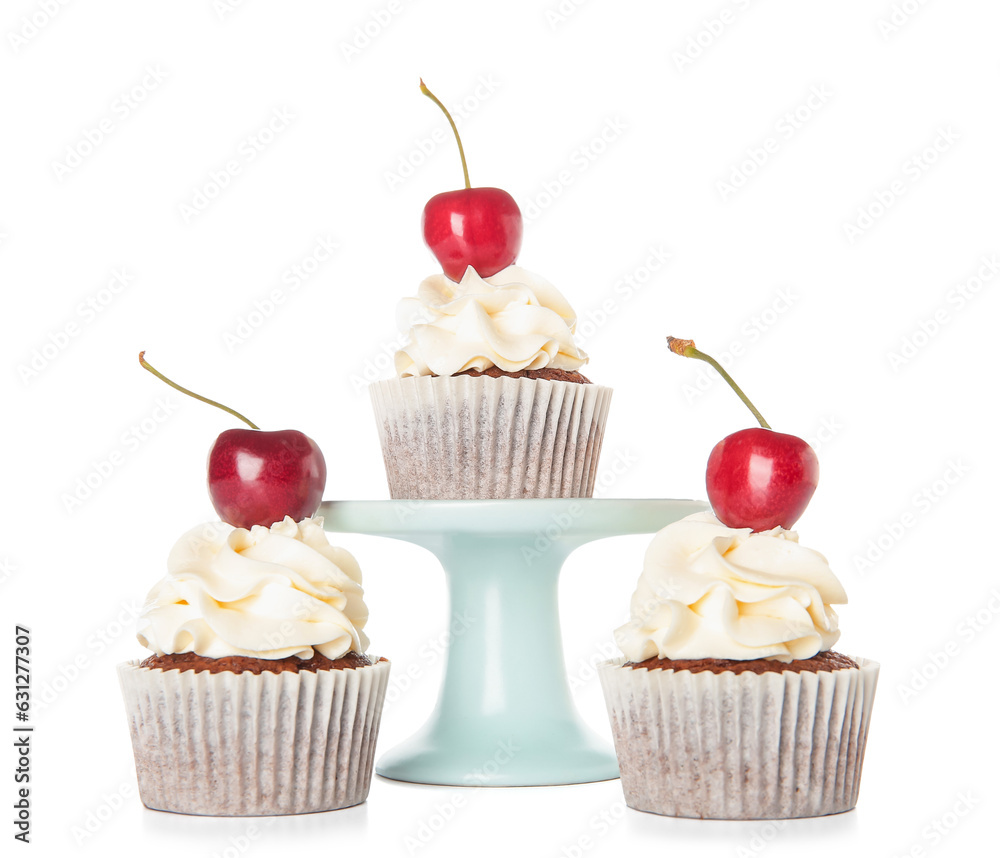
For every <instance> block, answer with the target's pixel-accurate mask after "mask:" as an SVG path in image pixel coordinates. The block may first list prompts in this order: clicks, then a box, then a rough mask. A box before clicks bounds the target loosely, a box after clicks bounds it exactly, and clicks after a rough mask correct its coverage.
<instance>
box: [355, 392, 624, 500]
mask: <svg viewBox="0 0 1000 858" xmlns="http://www.w3.org/2000/svg"><path fill="white" fill-rule="evenodd" d="M370 390H371V398H372V405H373V407H374V409H375V418H376V421H377V423H378V429H379V436H380V439H381V442H382V455H383V457H384V458H385V470H386V476H387V477H388V480H389V494H390V496H391V497H393V498H421V499H424V500H433V499H451V498H463V499H493V498H570V497H590V496H591V495H593V493H594V481H595V479H596V477H597V460H598V458H599V456H600V453H601V442H602V440H603V438H604V424H605V421H606V420H607V415H608V405H609V403H610V401H611V388H609V387H602V386H600V385H596V384H578V383H575V382H571V381H550V380H548V379H532V378H509V377H500V378H491V377H489V376H477V377H473V376H453V377H445V376H441V377H438V376H433V377H432V376H420V377H412V378H394V379H389V380H387V381H377V382H374V383H373V384H372V385H371V389H370Z"/></svg>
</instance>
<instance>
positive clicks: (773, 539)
mask: <svg viewBox="0 0 1000 858" xmlns="http://www.w3.org/2000/svg"><path fill="white" fill-rule="evenodd" d="M846 602H847V594H846V593H845V592H844V588H843V587H842V586H841V584H840V581H838V580H837V577H836V576H835V575H834V574H833V572H832V570H831V569H830V566H829V564H828V563H827V561H826V558H824V557H823V555H822V554H819V553H818V552H816V551H813V550H812V549H810V548H806V547H804V546H802V545H799V538H798V534H797V533H795V531H791V530H784V529H783V528H781V527H776V528H774V529H773V530H767V531H762V532H758V533H754V532H753V531H751V530H750V528H731V527H726V526H725V525H724V524H722V523H721V522H720V521H719V520H718V519H717V518H716V517H715V516H714V515H713V514H712V513H710V512H702V513H695V514H694V515H690V516H688V517H687V518H684V519H681V520H680V521H678V522H675V523H673V524H671V525H668V526H667V527H665V528H663V530H661V531H660V532H659V533H657V534H656V536H655V537H654V538H653V540H652V542H651V543H650V545H649V548H648V549H647V551H646V558H645V563H644V565H643V570H642V574H641V575H640V576H639V583H638V585H637V587H636V590H635V593H634V594H633V596H632V602H631V619H630V620H629V621H628V622H627V623H626V624H625V625H623V626H621V627H620V628H618V629H616V630H615V640H616V642H617V643H618V646H619V647H620V648H621V650H622V652H624V653H625V655H626V656H627V657H628V659H629V661H631V662H638V661H644V660H645V659H647V658H664V659H697V658H725V659H755V658H773V659H777V660H779V661H784V662H788V661H792V660H793V659H802V658H810V657H812V656H814V655H815V654H816V653H817V652H820V651H822V650H828V649H830V648H831V647H832V646H833V645H834V643H835V642H836V641H837V639H838V638H839V637H840V631H839V630H838V627H837V614H836V612H835V611H834V610H833V608H832V607H831V605H833V604H844V603H846Z"/></svg>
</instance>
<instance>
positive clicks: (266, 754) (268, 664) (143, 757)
mask: <svg viewBox="0 0 1000 858" xmlns="http://www.w3.org/2000/svg"><path fill="white" fill-rule="evenodd" d="M322 525H323V523H322V519H319V518H313V519H304V520H303V521H300V522H298V523H296V522H295V521H293V520H292V519H291V518H285V519H284V521H281V522H278V523H276V524H274V525H272V526H271V527H270V528H267V527H262V526H255V527H253V528H251V529H250V530H246V529H243V528H232V527H230V526H229V525H225V524H222V523H221V522H217V523H214V524H207V525H204V526H202V527H198V528H195V529H194V530H192V531H190V532H188V533H187V534H185V535H184V536H183V537H181V539H180V540H179V541H178V542H177V544H176V545H175V546H174V548H173V550H172V551H171V552H170V556H169V558H168V562H167V566H168V572H167V575H166V577H165V578H163V579H162V580H161V581H160V582H159V583H158V584H157V585H156V586H155V587H154V588H153V589H152V591H151V592H150V594H149V596H148V598H147V600H146V604H145V606H144V608H143V611H142V614H141V616H140V618H139V625H138V635H137V636H138V639H139V642H140V643H141V644H143V646H146V647H148V648H149V649H151V650H153V652H154V655H152V656H150V657H149V658H147V659H145V660H144V661H141V662H140V661H130V662H126V663H124V664H121V665H119V667H118V675H119V680H120V682H121V687H122V693H123V695H124V698H125V705H126V710H127V712H128V717H129V727H130V731H131V735H132V747H133V751H134V754H135V762H136V774H137V776H138V781H139V794H140V797H141V798H142V801H143V803H144V804H145V805H146V806H147V807H150V808H153V809H155V810H167V811H174V812H177V813H190V814H198V815H204V816H263V815H277V814H291V813H311V812H315V811H324V810H334V809H337V808H342V807H349V806H351V805H355V804H359V803H361V802H363V801H364V800H365V798H366V797H367V795H368V789H369V785H370V783H371V772H372V763H373V760H374V750H375V742H376V738H377V735H378V727H379V719H380V716H381V710H382V702H383V699H384V697H385V689H386V685H387V682H388V675H389V662H388V661H386V660H385V659H384V658H378V657H376V656H370V655H367V654H366V653H365V651H366V650H367V648H368V639H367V637H366V636H365V634H364V631H363V628H364V625H365V623H366V621H367V619H368V610H367V608H366V607H365V604H364V601H363V599H362V589H361V570H360V569H359V567H358V564H357V562H356V561H355V559H354V558H353V557H352V556H351V554H350V553H348V552H347V551H345V550H343V549H340V548H336V547H334V546H332V545H330V544H329V542H328V541H327V538H326V534H325V533H324V531H323V526H322Z"/></svg>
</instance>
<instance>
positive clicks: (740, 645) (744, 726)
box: [599, 512, 879, 819]
mask: <svg viewBox="0 0 1000 858" xmlns="http://www.w3.org/2000/svg"><path fill="white" fill-rule="evenodd" d="M846 601H847V596H846V594H845V593H844V589H843V587H842V586H841V584H840V582H839V581H838V580H837V578H836V576H835V575H834V574H833V572H832V571H831V570H830V567H829V565H828V564H827V561H826V560H825V559H824V558H823V556H822V555H821V554H819V553H817V552H815V551H813V550H811V549H809V548H805V547H804V546H801V545H799V542H798V535H797V534H796V533H795V532H794V531H791V530H786V529H784V528H782V527H775V528H773V529H771V530H766V531H760V532H754V531H752V530H751V529H750V528H731V527H727V526H725V525H723V524H722V523H721V522H720V521H719V520H718V519H717V518H716V517H715V516H714V515H713V514H712V513H707V512H705V513H696V514H694V515H691V516H688V517H687V518H685V519H682V520H681V521H679V522H675V523H674V524H671V525H669V526H668V527H665V528H664V529H663V530H661V531H660V532H659V533H658V534H657V535H656V536H655V537H654V538H653V540H652V542H651V544H650V546H649V549H648V550H647V552H646V557H645V563H644V567H643V571H642V574H641V576H640V578H639V582H638V586H637V588H636V591H635V593H634V595H633V597H632V602H631V618H630V619H629V621H628V622H627V623H625V625H623V626H621V627H620V628H618V629H617V630H616V631H615V640H616V642H617V644H618V646H619V648H620V649H621V651H622V652H623V653H624V657H623V658H618V659H614V660H612V661H608V662H605V663H604V664H602V665H601V666H600V671H599V673H600V678H601V684H602V687H603V689H604V695H605V700H606V703H607V708H608V714H609V717H610V719H611V726H612V732H613V733H614V739H615V750H616V752H617V754H618V761H619V767H620V769H621V780H622V788H623V790H624V792H625V800H626V803H627V804H628V805H629V806H630V807H633V808H635V809H636V810H644V811H649V812H652V813H659V814H664V815H667V816H680V817H694V818H702V819H783V818H792V817H807V816H823V815H826V814H830V813H840V812H842V811H845V810H850V809H851V808H853V807H854V806H855V804H856V803H857V800H858V787H859V783H860V778H861V767H862V762H863V759H864V752H865V743H866V740H867V738H868V725H869V721H870V718H871V710H872V701H873V698H874V695H875V686H876V682H877V679H878V670H879V665H878V664H877V663H876V662H874V661H872V660H871V659H866V658H858V657H853V656H847V655H843V654H841V653H838V652H834V651H833V649H832V647H833V646H834V644H835V643H836V642H837V640H838V638H839V636H840V632H839V629H838V622H837V614H836V612H835V611H834V608H833V607H832V606H833V605H835V604H843V603H846Z"/></svg>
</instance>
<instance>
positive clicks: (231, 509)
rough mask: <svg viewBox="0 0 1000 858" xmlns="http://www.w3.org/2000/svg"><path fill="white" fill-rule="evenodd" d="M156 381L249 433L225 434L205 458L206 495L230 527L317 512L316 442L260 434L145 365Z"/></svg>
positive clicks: (319, 462)
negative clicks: (240, 425)
mask: <svg viewBox="0 0 1000 858" xmlns="http://www.w3.org/2000/svg"><path fill="white" fill-rule="evenodd" d="M145 355H146V353H145V352H139V363H140V364H141V365H142V367H143V369H146V370H148V371H149V372H151V373H152V374H153V375H155V376H156V377H157V378H158V379H160V380H161V381H163V382H165V383H166V384H169V385H170V386H171V387H173V388H174V389H175V390H179V391H180V392H181V393H184V394H186V395H187V396H190V397H193V398H194V399H199V400H201V401H202V402H207V403H208V404H209V405H214V406H215V407H216V408H221V409H222V410H223V411H225V412H227V413H229V414H232V415H233V416H234V417H238V418H239V419H240V420H242V421H243V422H244V423H246V424H247V426H249V427H250V428H249V429H227V430H226V431H225V432H223V433H222V434H221V435H219V437H218V438H216V439H215V443H214V444H213V445H212V449H211V450H210V451H209V454H208V494H209V496H210V497H211V499H212V506H214V507H215V511H216V512H217V513H218V514H219V517H220V518H221V519H222V520H223V521H225V522H228V523H229V524H231V525H233V527H246V528H250V527H253V526H254V525H255V524H261V525H264V526H265V527H270V526H271V525H272V524H274V523H275V522H276V521H281V520H282V519H283V518H284V517H285V516H286V515H290V516H291V517H292V518H294V519H295V520H296V521H301V520H302V519H303V518H308V517H309V516H311V515H313V514H314V513H315V512H316V510H317V509H319V505H320V502H321V501H322V500H323V490H324V489H325V488H326V461H325V460H324V459H323V454H322V453H321V452H320V449H319V447H318V446H317V444H316V442H315V441H313V440H312V438H309V437H308V436H306V435H303V434H302V433H301V432H299V431H298V430H297V429H282V430H279V431H275V432H265V431H263V430H261V429H259V428H258V427H257V426H256V424H254V423H251V422H250V421H249V420H248V419H247V418H246V417H244V416H243V415H242V414H240V413H239V412H238V411H234V410H233V409H232V408H230V407H229V406H227V405H222V404H221V403H219V402H216V401H215V400H214V399H208V398H207V397H204V396H202V395H201V394H198V393H194V392H192V391H190V390H188V389H187V388H186V387H181V386H180V385H179V384H177V383H176V382H174V381H171V380H170V379H169V378H167V377H166V376H165V375H163V374H162V373H161V372H159V370H156V369H153V367H152V366H151V365H150V364H149V363H147V362H146V358H145Z"/></svg>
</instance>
